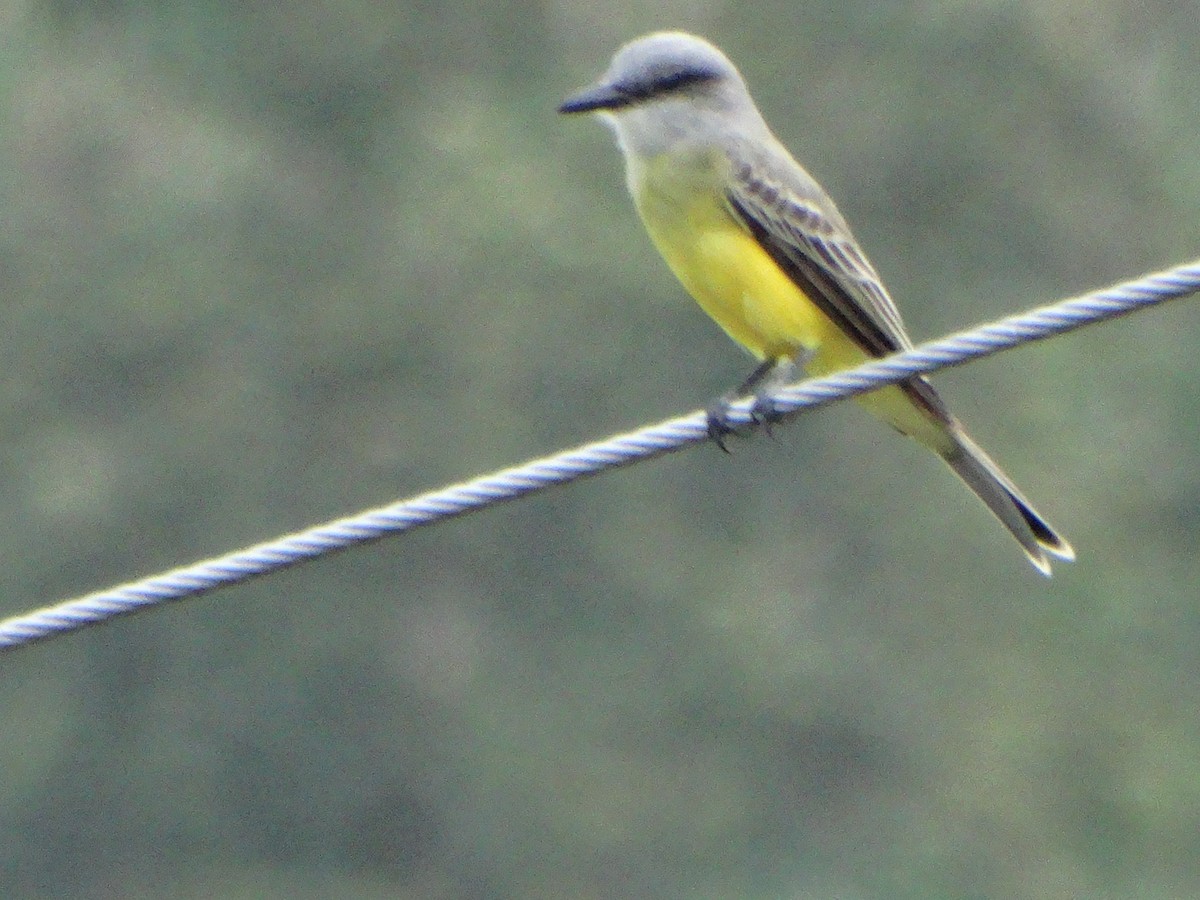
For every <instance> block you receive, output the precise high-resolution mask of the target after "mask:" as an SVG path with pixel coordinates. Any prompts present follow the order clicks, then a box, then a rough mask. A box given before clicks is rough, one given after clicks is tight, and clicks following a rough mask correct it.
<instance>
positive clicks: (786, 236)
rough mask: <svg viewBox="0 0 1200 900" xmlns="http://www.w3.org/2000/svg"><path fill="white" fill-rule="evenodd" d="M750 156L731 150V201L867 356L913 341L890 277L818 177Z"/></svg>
mask: <svg viewBox="0 0 1200 900" xmlns="http://www.w3.org/2000/svg"><path fill="white" fill-rule="evenodd" d="M739 150H742V151H743V152H745V150H746V148H744V147H743V148H739ZM756 155H757V154H756ZM742 156H743V153H742V152H739V153H737V154H733V155H731V164H732V167H731V176H732V177H731V179H730V187H729V190H728V200H729V203H730V206H731V207H732V208H733V211H734V212H735V214H736V215H737V217H738V218H740V219H741V221H742V222H743V223H744V224H745V226H746V227H747V228H748V229H749V230H750V232H751V233H752V234H753V235H754V237H755V239H757V240H758V242H759V244H760V245H761V246H762V248H763V249H764V250H766V251H767V253H768V254H769V255H770V257H771V258H772V259H774V260H775V262H776V263H777V264H778V265H779V267H780V268H781V269H783V270H784V272H786V273H787V275H788V277H790V278H791V279H792V280H793V281H794V282H796V284H797V285H798V286H799V287H800V288H801V290H803V291H804V293H805V294H806V295H807V296H808V297H809V298H810V299H811V300H812V301H813V303H815V304H816V305H817V306H818V307H820V309H821V311H822V312H824V313H825V315H827V316H829V318H831V319H832V320H833V321H834V322H835V323H836V324H837V326H838V327H839V328H841V330H842V331H843V332H845V334H846V335H847V336H848V337H849V338H850V339H851V340H853V341H854V343H856V344H857V345H858V346H859V347H861V348H862V349H863V351H864V352H866V353H867V355H869V356H885V355H887V354H889V353H894V352H896V351H897V350H904V349H908V348H909V347H911V346H912V343H911V341H910V340H909V338H908V334H907V333H906V332H905V330H904V323H903V322H902V321H901V319H900V313H899V312H898V311H897V309H896V305H895V304H894V303H893V302H892V298H891V297H890V296H888V292H887V289H886V288H884V286H883V282H882V281H881V280H880V278H879V276H878V275H877V274H876V272H875V269H874V267H873V266H872V265H871V263H870V261H869V260H868V259H867V257H866V255H865V254H864V253H863V252H862V250H861V249H860V248H859V246H858V242H857V241H856V240H855V239H854V235H852V234H851V233H850V229H849V228H848V227H847V226H846V224H845V222H844V221H843V220H842V217H841V215H840V214H839V213H838V212H837V209H836V207H834V206H833V202H832V201H831V200H829V199H828V197H826V196H825V194H824V192H823V191H821V189H820V188H819V187H818V186H817V185H816V182H814V181H812V179H811V178H809V177H808V174H807V173H806V172H804V171H803V170H802V169H800V168H799V166H798V165H797V164H796V163H794V162H793V161H792V160H791V159H790V158H787V159H785V160H780V159H777V158H774V156H773V155H764V156H762V157H761V158H758V159H755V158H753V157H751V158H741V157H742ZM785 163H786V165H785Z"/></svg>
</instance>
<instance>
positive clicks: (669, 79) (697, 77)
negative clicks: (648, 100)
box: [652, 69, 717, 94]
mask: <svg viewBox="0 0 1200 900" xmlns="http://www.w3.org/2000/svg"><path fill="white" fill-rule="evenodd" d="M716 78H717V74H716V73H715V72H710V71H708V70H706V69H676V70H675V71H673V72H664V73H663V74H662V75H659V76H658V77H657V78H655V79H654V82H653V86H652V90H653V93H655V94H666V93H670V92H671V91H677V90H680V89H681V88H685V87H688V86H690V85H693V84H700V83H702V82H705V81H713V80H715V79H716Z"/></svg>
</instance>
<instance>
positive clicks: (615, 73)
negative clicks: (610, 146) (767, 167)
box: [558, 31, 766, 153]
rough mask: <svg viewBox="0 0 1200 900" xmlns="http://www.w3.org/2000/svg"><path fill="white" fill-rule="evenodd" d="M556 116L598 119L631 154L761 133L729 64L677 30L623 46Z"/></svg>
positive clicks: (708, 46)
mask: <svg viewBox="0 0 1200 900" xmlns="http://www.w3.org/2000/svg"><path fill="white" fill-rule="evenodd" d="M558 111H559V112H562V113H582V112H594V113H600V114H601V115H602V117H603V118H604V120H605V121H606V122H607V123H608V124H609V125H611V126H612V127H613V128H614V129H615V130H616V132H617V137H618V140H619V141H620V143H621V146H622V148H623V149H625V150H626V151H635V152H638V153H655V152H661V151H662V150H666V149H668V148H670V147H673V146H676V145H677V144H678V143H680V142H682V141H687V140H689V139H690V140H699V141H705V142H711V141H712V140H714V139H717V138H719V137H722V136H730V135H731V133H739V132H740V133H745V132H750V131H753V132H755V133H758V132H760V131H765V130H766V125H765V124H763V121H762V117H761V116H760V115H759V113H758V110H757V109H756V108H755V106H754V101H753V100H751V99H750V94H749V92H748V91H747V89H746V83H745V82H744V81H743V80H742V76H741V74H740V73H739V72H738V70H737V69H736V68H735V67H734V65H733V63H731V62H730V61H729V58H728V57H727V56H725V54H724V53H722V52H721V51H720V50H718V49H717V48H716V47H714V46H713V45H712V44H710V43H709V42H708V41H706V40H704V39H703V38H698V37H696V36H695V35H691V34H685V33H684V32H682V31H660V32H656V33H654V34H648V35H645V36H643V37H640V38H637V39H636V40H633V41H630V42H629V43H628V44H626V45H625V46H624V47H622V48H621V49H620V50H618V51H617V53H616V55H615V56H613V60H612V63H611V64H610V65H609V67H608V71H607V72H605V73H604V75H603V76H601V78H600V80H599V81H598V82H597V83H596V84H594V85H592V86H591V87H588V88H585V89H584V90H582V91H580V92H579V93H577V94H575V95H573V96H571V97H569V98H568V99H567V100H566V101H565V102H564V103H563V104H562V105H561V106H560V107H559V108H558Z"/></svg>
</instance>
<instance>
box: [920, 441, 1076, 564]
mask: <svg viewBox="0 0 1200 900" xmlns="http://www.w3.org/2000/svg"><path fill="white" fill-rule="evenodd" d="M955 426H957V423H955ZM951 436H952V437H953V438H954V442H953V445H952V446H951V447H950V449H948V450H943V451H940V455H941V457H942V459H944V460H945V461H946V463H947V464H948V465H949V466H950V468H951V469H953V470H954V472H955V474H956V475H958V477H959V478H961V479H962V480H963V481H965V482H966V483H967V487H969V488H970V489H971V490H973V491H974V492H975V494H976V495H977V496H978V497H979V499H980V500H982V501H983V502H984V504H986V506H987V508H988V509H990V510H991V511H992V514H993V515H995V517H996V518H997V519H999V520H1000V521H1001V523H1003V525H1004V527H1005V528H1007V529H1008V530H1009V532H1010V533H1011V534H1012V536H1013V537H1014V538H1016V539H1017V543H1019V544H1020V545H1021V549H1023V550H1024V551H1025V555H1026V556H1028V557H1029V561H1030V562H1031V563H1033V565H1034V566H1035V567H1036V568H1037V570H1038V571H1039V572H1041V573H1042V574H1043V575H1045V576H1047V577H1049V576H1050V559H1049V557H1051V556H1052V557H1055V558H1057V559H1062V560H1067V561H1070V560H1073V559H1074V558H1075V551H1074V550H1072V549H1071V545H1070V544H1068V543H1067V542H1066V540H1064V539H1063V538H1062V536H1061V535H1059V534H1058V532H1056V531H1055V530H1054V529H1053V528H1052V527H1051V526H1050V523H1049V522H1047V521H1046V520H1045V519H1043V518H1042V517H1041V516H1040V515H1039V514H1038V512H1037V510H1035V509H1034V508H1033V506H1031V505H1030V503H1029V501H1028V500H1026V499H1025V497H1024V496H1022V494H1021V492H1020V491H1019V490H1017V486H1016V485H1015V484H1013V483H1012V481H1011V480H1010V479H1009V477H1008V476H1007V475H1005V474H1004V472H1002V471H1001V470H1000V467H999V466H998V465H996V464H995V463H994V462H993V461H992V459H991V457H989V456H988V455H987V454H986V453H984V452H983V449H982V448H981V447H980V446H979V445H978V444H976V443H975V442H974V441H973V440H971V438H970V437H969V436H968V435H967V433H966V432H965V431H963V430H962V428H961V427H954V428H953V430H952V431H951Z"/></svg>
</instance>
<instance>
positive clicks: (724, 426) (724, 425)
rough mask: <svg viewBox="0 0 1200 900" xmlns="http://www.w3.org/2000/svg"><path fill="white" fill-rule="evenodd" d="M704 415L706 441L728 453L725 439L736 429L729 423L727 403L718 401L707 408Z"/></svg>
mask: <svg viewBox="0 0 1200 900" xmlns="http://www.w3.org/2000/svg"><path fill="white" fill-rule="evenodd" d="M706 415H707V419H708V439H709V440H710V441H712V442H713V443H714V444H716V445H717V446H718V447H720V448H721V449H722V450H723V451H725V452H726V453H728V452H729V448H728V447H726V446H725V438H727V437H729V435H731V434H735V433H736V432H737V429H736V428H734V427H733V425H732V424H731V423H730V421H729V401H728V400H718V401H717V402H716V403H714V404H713V405H712V406H710V407H709V408H708V410H707V411H706Z"/></svg>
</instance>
